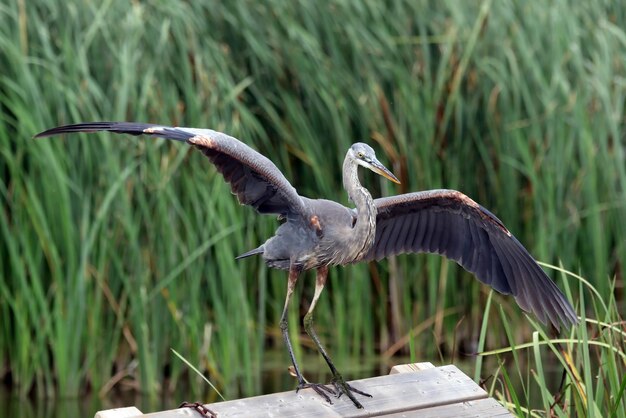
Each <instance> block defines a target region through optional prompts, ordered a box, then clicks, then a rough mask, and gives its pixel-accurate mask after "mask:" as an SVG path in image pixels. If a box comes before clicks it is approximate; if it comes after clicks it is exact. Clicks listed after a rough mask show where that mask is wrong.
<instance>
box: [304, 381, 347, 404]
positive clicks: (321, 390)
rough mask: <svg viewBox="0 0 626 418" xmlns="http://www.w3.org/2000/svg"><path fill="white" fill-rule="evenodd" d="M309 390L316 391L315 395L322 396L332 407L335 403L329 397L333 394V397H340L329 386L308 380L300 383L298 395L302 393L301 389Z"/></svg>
mask: <svg viewBox="0 0 626 418" xmlns="http://www.w3.org/2000/svg"><path fill="white" fill-rule="evenodd" d="M308 388H311V389H313V390H314V391H315V393H317V394H318V395H320V396H321V397H322V398H323V399H324V400H325V401H326V402H328V403H329V404H331V405H332V403H333V401H331V400H330V397H329V396H328V394H331V395H332V396H336V397H339V395H338V394H337V392H335V391H334V390H332V389H331V388H329V387H328V386H326V385H322V384H321V383H310V382H307V381H306V380H304V381H302V382H300V383H299V384H298V387H297V388H296V393H298V392H299V391H300V389H308ZM327 393H328V394H327Z"/></svg>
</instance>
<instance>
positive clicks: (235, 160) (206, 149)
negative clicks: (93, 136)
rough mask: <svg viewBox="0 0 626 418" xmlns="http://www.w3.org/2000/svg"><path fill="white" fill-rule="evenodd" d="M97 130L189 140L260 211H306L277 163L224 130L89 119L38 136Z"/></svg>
mask: <svg viewBox="0 0 626 418" xmlns="http://www.w3.org/2000/svg"><path fill="white" fill-rule="evenodd" d="M96 131H109V132H114V133H123V134H130V135H142V134H145V135H152V136H156V137H160V138H165V139H170V140H174V141H180V142H187V143H189V144H192V145H194V146H196V148H198V149H199V150H200V151H202V152H203V153H204V155H206V156H207V157H208V158H209V160H211V162H212V163H213V164H214V165H215V166H216V167H217V170H218V171H219V172H220V173H221V174H222V175H223V176H224V179H225V180H226V181H227V182H228V183H229V184H230V187H231V190H232V192H233V194H235V195H236V196H237V198H238V199H239V202H240V203H242V204H246V205H250V206H252V207H254V208H255V209H256V210H257V211H258V212H259V213H263V214H266V213H268V214H269V213H273V214H279V215H282V216H284V217H287V218H290V219H292V218H295V217H300V216H305V214H306V211H305V207H304V203H303V201H302V199H301V198H300V196H299V195H298V193H297V192H296V189H294V188H293V186H292V185H291V184H290V183H289V181H288V180H287V179H286V178H285V176H284V175H283V174H282V173H281V172H280V170H278V168H277V167H276V166H275V165H274V163H272V162H271V161H270V160H269V159H268V158H266V157H265V156H263V155H261V154H259V153H258V152H256V151H255V150H253V149H252V148H250V147H249V146H247V145H246V144H244V143H243V142H241V141H239V140H238V139H236V138H233V137H231V136H228V135H226V134H223V133H221V132H217V131H213V130H210V129H196V128H180V127H170V126H161V125H153V124H146V123H134V122H89V123H79V124H75V125H66V126H60V127H57V128H52V129H49V130H47V131H44V132H41V133H40V134H37V135H36V136H35V137H36V138H41V137H46V136H51V135H58V134H62V133H72V132H96Z"/></svg>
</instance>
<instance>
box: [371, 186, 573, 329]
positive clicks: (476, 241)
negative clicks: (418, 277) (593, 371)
mask: <svg viewBox="0 0 626 418" xmlns="http://www.w3.org/2000/svg"><path fill="white" fill-rule="evenodd" d="M375 204H376V207H377V210H378V216H377V221H376V222H377V224H376V225H377V226H376V238H375V241H374V245H373V247H372V248H371V249H370V251H369V252H368V254H366V255H365V257H364V259H366V260H373V259H377V260H379V259H381V258H383V257H387V256H390V255H394V254H400V253H405V252H428V253H437V254H441V255H444V256H446V257H448V258H450V259H452V260H454V261H456V262H457V263H458V264H460V265H461V266H462V267H464V268H465V269H466V270H468V271H470V272H472V273H474V275H475V276H476V277H477V278H478V279H479V280H480V281H482V282H483V283H486V284H488V285H490V286H491V287H493V288H494V289H495V290H497V291H498V292H500V293H504V294H512V295H513V296H514V297H515V300H516V301H517V303H518V304H519V305H520V307H521V308H522V309H524V310H526V311H532V312H533V313H535V315H536V316H537V317H538V318H539V320H541V321H542V322H543V323H546V322H547V321H549V322H550V323H552V324H553V325H554V326H555V327H557V328H558V327H559V325H560V324H561V323H562V324H565V325H570V324H574V323H576V322H577V321H578V319H577V317H576V314H575V312H574V310H573V308H572V306H571V305H570V303H569V302H568V301H567V299H566V298H565V296H564V295H563V294H562V293H561V291H560V290H559V289H558V287H557V286H556V285H555V284H554V282H553V281H552V280H550V278H549V277H548V276H547V275H546V273H545V272H544V271H543V269H541V267H539V265H538V264H537V262H536V261H535V260H534V259H533V258H532V256H531V255H530V254H529V253H528V251H526V249H525V248H524V247H523V246H522V245H521V244H520V243H519V241H518V240H517V239H516V238H515V237H514V236H513V235H511V233H510V232H509V231H508V230H507V229H506V227H505V226H504V225H503V224H502V222H501V221H500V220H499V219H498V218H496V217H495V216H494V215H493V214H492V213H491V212H489V211H488V210H487V209H485V208H483V207H482V206H480V205H478V204H477V203H476V202H474V201H473V200H471V199H470V198H469V197H467V196H465V195H463V194H462V193H460V192H457V191H454V190H431V191H426V192H419V193H409V194H404V195H399V196H393V197H388V198H382V199H376V200H375Z"/></svg>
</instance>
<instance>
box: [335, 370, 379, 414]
mask: <svg viewBox="0 0 626 418" xmlns="http://www.w3.org/2000/svg"><path fill="white" fill-rule="evenodd" d="M331 382H332V384H333V386H335V389H336V390H337V395H336V396H337V397H338V398H339V397H341V395H343V394H345V395H346V396H347V397H348V398H350V400H351V401H352V403H353V404H354V406H356V407H357V408H359V409H363V405H361V402H359V401H358V400H357V399H356V397H355V396H354V394H355V393H358V394H359V395H362V396H367V397H368V398H371V397H372V395H370V394H369V393H366V392H363V391H362V390H359V389H357V388H355V387H354V386H352V385H351V384H349V383H348V382H346V381H345V380H344V378H343V377H342V376H341V375H339V374H338V375H337V376H335V377H333V380H332V381H331Z"/></svg>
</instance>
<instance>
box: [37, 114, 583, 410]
mask: <svg viewBox="0 0 626 418" xmlns="http://www.w3.org/2000/svg"><path fill="white" fill-rule="evenodd" d="M95 131H109V132H114V133H124V134H131V135H141V134H146V135H152V136H156V137H160V138H165V139H170V140H175V141H180V142H187V143H189V144H191V145H194V146H195V147H196V148H197V149H199V150H200V151H202V152H203V153H204V154H205V155H206V156H207V157H208V158H209V160H210V161H211V162H212V163H213V164H214V165H215V166H216V167H217V170H218V171H219V172H220V173H222V175H223V176H224V178H225V179H226V181H227V182H228V183H229V184H230V187H231V189H232V192H233V194H235V195H237V197H238V198H239V202H240V203H242V204H246V205H250V206H252V207H253V208H254V209H256V210H257V212H259V213H262V214H276V215H279V217H280V218H281V219H282V220H284V222H283V223H282V224H281V225H280V226H279V227H278V229H277V230H276V234H275V235H274V236H273V237H271V238H269V239H268V240H267V241H265V243H264V244H262V245H261V246H259V247H258V248H256V249H254V250H252V251H249V252H247V253H245V254H242V255H241V256H240V257H238V258H243V257H248V256H251V255H255V254H259V255H261V256H262V257H263V258H264V260H265V262H266V263H267V265H268V266H270V267H273V268H277V269H282V270H288V271H289V280H288V285H287V296H286V298H285V305H284V308H283V312H282V315H281V319H280V329H281V331H282V335H283V338H284V340H285V344H286V345H287V349H288V351H289V356H290V357H291V362H292V363H293V367H294V370H295V374H296V377H297V379H298V390H300V389H303V388H312V389H314V390H315V392H317V393H318V394H319V395H320V396H322V397H323V398H324V399H326V401H328V402H330V398H329V396H328V395H329V394H333V395H335V396H341V394H346V395H347V396H348V397H349V398H350V399H351V400H352V402H353V403H354V405H355V406H356V407H358V408H362V406H361V403H360V402H359V401H358V400H357V399H356V397H355V395H354V393H353V392H355V393H358V394H361V395H364V396H370V395H368V394H366V393H364V392H362V391H360V390H358V389H355V388H353V387H352V386H351V385H349V384H348V383H347V382H346V381H345V380H344V378H343V376H342V375H341V374H340V373H339V372H338V371H337V369H336V368H335V366H334V364H333V362H332V361H331V359H330V357H329V356H328V354H327V353H326V350H325V349H324V348H323V347H322V344H321V343H320V341H319V338H318V336H317V334H316V332H315V330H314V328H313V310H314V309H315V305H316V303H317V301H318V299H319V296H320V293H321V292H322V289H323V288H324V285H325V283H326V278H327V275H328V266H330V265H338V264H339V265H345V264H351V263H356V262H359V261H370V260H380V259H382V258H384V257H387V256H390V255H394V254H400V253H419V252H427V253H437V254H441V255H444V256H446V257H448V258H450V259H452V260H454V261H456V262H457V263H458V264H460V265H461V266H463V267H464V268H465V269H466V270H468V271H470V272H472V273H474V274H475V275H476V277H477V278H478V279H479V280H480V281H482V282H483V283H486V284H488V285H491V287H493V288H494V289H495V290H497V291H498V292H500V293H504V294H511V295H513V296H514V297H515V300H516V301H517V303H518V304H519V306H520V307H521V308H522V309H524V310H525V311H532V312H533V313H534V314H535V315H536V316H537V317H538V318H539V319H540V320H541V322H543V323H546V322H547V321H549V322H550V323H552V324H553V325H554V326H555V327H556V328H559V324H560V323H563V324H564V325H566V326H569V325H571V324H575V323H576V322H577V321H578V319H577V317H576V314H575V312H574V310H573V308H572V306H571V305H570V303H569V302H568V301H567V299H566V298H565V296H563V294H562V293H561V291H560V290H559V289H558V287H557V286H556V285H555V284H554V283H553V282H552V280H550V279H549V278H548V276H547V275H546V274H545V273H544V271H543V270H542V269H541V268H540V267H539V265H537V263H536V262H535V260H534V259H533V257H532V256H531V255H530V254H529V253H528V251H526V249H525V248H524V247H523V246H522V244H520V242H519V241H518V240H517V239H516V238H515V237H514V236H513V235H512V234H511V233H510V232H509V231H508V230H507V228H506V227H505V226H504V225H503V224H502V222H500V220H499V219H498V218H496V217H495V216H494V215H493V214H492V213H491V212H489V211H488V210H487V209H485V208H483V207H482V206H480V205H479V204H478V203H476V202H474V201H473V200H472V199H470V198H469V197H467V196H465V195H464V194H462V193H460V192H458V191H455V190H430V191H424V192H416V193H408V194H403V195H398V196H392V197H384V198H379V199H373V198H372V196H371V195H370V193H369V192H368V190H367V189H366V188H365V187H363V186H362V185H361V183H360V182H359V178H358V173H357V168H358V166H362V167H365V168H368V169H370V170H372V171H374V172H375V173H377V174H380V175H381V176H383V177H385V178H387V179H389V180H391V181H393V182H395V183H399V181H398V179H397V178H396V177H395V176H394V175H393V174H392V173H391V172H390V171H389V170H388V169H387V168H385V166H383V165H382V164H381V163H380V162H379V161H378V159H377V158H376V155H375V153H374V150H373V149H372V148H371V147H370V146H368V145H366V144H363V143H355V144H354V145H352V146H351V147H350V148H349V149H348V152H347V154H346V158H345V160H344V162H343V186H344V188H345V190H346V191H347V192H348V196H349V197H350V201H352V202H353V203H354V205H355V206H356V208H354V209H352V208H347V207H345V206H343V205H341V204H339V203H336V202H333V201H330V200H325V199H309V198H307V197H304V196H300V195H299V194H298V193H297V192H296V189H294V188H293V186H292V185H291V184H290V183H289V181H287V179H286V178H285V176H284V175H283V174H282V173H281V172H280V170H279V169H278V168H277V167H276V166H275V165H274V163H272V162H271V161H270V160H269V159H268V158H266V157H265V156H263V155H261V154H259V153H258V152H256V151H255V150H253V149H252V148H250V147H249V146H247V145H246V144H244V143H242V142H241V141H239V140H237V139H235V138H233V137H231V136H228V135H226V134H223V133H221V132H216V131H213V130H209V129H196V128H181V127H169V126H161V125H153V124H144V123H130V122H91V123H80V124H75V125H67V126H61V127H57V128H53V129H50V130H47V131H45V132H42V133H40V134H38V135H37V136H36V137H45V136H50V135H57V134H61V133H71V132H95ZM311 269H316V270H317V275H316V281H315V293H314V296H313V300H312V302H311V305H310V307H309V310H308V312H307V313H306V315H305V316H304V328H305V330H306V332H307V334H308V335H309V336H310V337H311V339H312V340H313V342H314V343H315V345H316V347H317V349H318V350H319V352H320V353H321V355H322V356H323V357H324V359H325V360H326V363H327V364H328V367H329V368H330V370H331V372H332V376H333V377H332V380H331V382H332V383H333V385H334V388H335V389H334V390H333V389H331V388H329V387H327V386H325V385H322V384H317V383H309V382H308V381H307V380H306V379H305V378H304V377H303V375H302V373H301V371H300V368H299V367H298V363H297V362H296V359H295V357H294V354H293V349H292V346H291V342H290V339H289V334H288V330H287V307H288V305H289V301H290V299H291V295H292V294H293V291H294V287H295V285H296V281H297V280H298V276H300V274H301V273H302V272H303V271H305V270H311Z"/></svg>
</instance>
